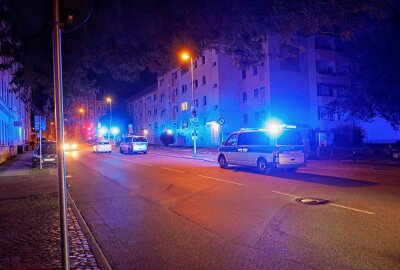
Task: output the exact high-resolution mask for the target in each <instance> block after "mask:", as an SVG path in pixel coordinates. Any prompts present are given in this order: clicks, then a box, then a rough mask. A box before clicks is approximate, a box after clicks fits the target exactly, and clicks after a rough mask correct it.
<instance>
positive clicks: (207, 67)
mask: <svg viewBox="0 0 400 270" xmlns="http://www.w3.org/2000/svg"><path fill="white" fill-rule="evenodd" d="M318 42H322V41H316V37H312V38H296V39H294V40H293V43H292V44H289V45H283V44H282V43H281V42H280V40H279V38H278V37H277V36H274V37H271V38H270V40H269V41H268V44H266V45H265V52H266V57H265V61H263V62H261V63H260V64H259V65H257V66H252V67H249V68H247V69H245V70H241V69H238V68H237V67H235V65H233V64H232V62H231V59H230V58H229V57H228V56H225V55H223V54H217V53H215V52H214V51H212V50H207V51H205V52H204V54H203V55H201V56H199V57H198V58H196V59H194V97H193V99H194V103H193V104H192V102H191V99H192V97H191V96H192V94H191V84H190V69H188V68H185V67H182V68H177V69H173V70H171V71H169V72H167V73H166V74H164V75H162V76H159V77H158V82H157V85H154V86H152V87H149V88H146V89H144V90H143V91H142V92H141V93H139V94H137V95H135V96H133V97H131V98H130V99H128V100H127V105H128V111H129V112H130V116H131V117H132V119H133V125H134V133H135V134H144V131H146V133H147V136H148V139H149V142H150V143H160V139H159V138H160V135H161V134H162V132H165V131H166V130H168V129H170V130H172V131H173V134H174V136H175V144H177V145H187V146H191V145H193V141H192V138H191V133H192V130H193V127H192V126H191V124H190V117H191V106H194V108H195V110H196V114H197V118H198V122H199V127H198V140H197V143H198V145H199V146H210V145H218V144H220V142H221V139H222V137H223V138H225V139H226V138H227V136H228V135H229V134H230V133H231V132H233V131H235V130H238V129H240V128H263V127H264V126H265V123H266V121H267V120H268V119H271V118H277V119H279V120H281V121H282V122H285V123H287V124H295V125H297V126H299V127H301V128H302V129H303V130H304V131H307V130H308V129H326V128H332V127H334V126H337V125H338V124H341V123H342V122H343V120H340V119H326V118H323V119H320V118H321V112H320V111H321V110H322V109H321V107H324V106H326V104H327V103H328V102H329V100H331V96H329V98H326V96H322V94H324V93H325V92H324V91H326V90H319V91H318V90H317V89H318V87H319V88H320V89H322V88H321V87H322V86H321V85H323V84H327V85H340V86H343V87H345V85H348V83H349V81H348V77H346V76H344V75H343V73H344V72H345V68H344V67H343V68H342V71H341V72H338V71H336V70H335V72H336V73H335V74H323V72H326V73H328V72H331V69H330V68H331V67H332V62H334V63H337V62H338V63H341V65H342V66H345V64H344V63H345V62H344V59H343V58H341V57H342V56H341V55H340V54H339V52H325V50H323V49H321V48H320V47H321V46H317V47H316V44H319V43H318ZM337 46H338V45H337ZM317 48H318V49H317ZM321 59H329V61H327V62H329V63H328V65H327V66H324V65H323V64H321V61H322V60H321ZM342 60H343V61H342ZM324 61H325V60H324ZM323 63H325V62H323ZM336 67H337V66H336V65H335V68H336ZM328 94H329V92H328ZM332 98H334V96H332ZM221 117H223V118H224V119H225V125H224V126H222V128H221V127H220V126H217V125H216V124H215V121H217V120H218V119H219V118H221ZM324 117H325V116H324ZM217 133H218V135H217V136H216V134H217Z"/></svg>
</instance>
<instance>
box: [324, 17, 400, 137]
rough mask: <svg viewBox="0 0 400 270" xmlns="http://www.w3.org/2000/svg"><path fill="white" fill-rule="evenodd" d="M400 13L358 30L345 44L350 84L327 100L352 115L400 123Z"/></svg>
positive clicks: (336, 109) (394, 124) (332, 108)
mask: <svg viewBox="0 0 400 270" xmlns="http://www.w3.org/2000/svg"><path fill="white" fill-rule="evenodd" d="M399 34H400V13H399V12H397V13H395V14H393V16H390V17H389V18H388V19H387V20H382V21H380V22H379V23H376V24H375V25H373V26H372V27H370V28H368V29H366V31H363V32H359V33H358V34H357V37H356V38H355V39H354V41H351V42H350V43H349V44H348V58H349V62H350V74H351V87H350V88H349V89H347V90H346V91H345V92H344V93H342V95H339V96H338V98H337V100H336V101H334V102H333V103H332V104H330V110H331V112H334V111H339V112H340V113H341V114H342V115H348V116H349V117H350V118H352V119H359V120H363V121H370V120H372V119H374V118H375V117H382V118H384V119H385V120H386V121H387V122H388V123H390V124H391V126H392V127H393V128H394V129H398V128H399V127H400V77H399V76H400V72H399V68H398V65H399V63H400V38H399V36H400V35H399Z"/></svg>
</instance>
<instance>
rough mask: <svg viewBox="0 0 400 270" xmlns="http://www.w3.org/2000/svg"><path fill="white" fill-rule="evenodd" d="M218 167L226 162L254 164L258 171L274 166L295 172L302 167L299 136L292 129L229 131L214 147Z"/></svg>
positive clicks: (301, 144) (302, 150)
mask: <svg viewBox="0 0 400 270" xmlns="http://www.w3.org/2000/svg"><path fill="white" fill-rule="evenodd" d="M218 163H219V166H220V167H221V168H226V167H228V165H244V166H255V167H257V168H258V170H259V171H260V172H261V173H270V172H271V170H272V169H274V168H284V169H286V170H289V171H293V172H295V171H296V170H297V169H298V168H299V167H301V166H305V145H304V141H303V137H302V135H301V133H300V131H298V130H297V129H295V128H288V127H287V126H280V127H279V129H276V128H275V129H274V130H269V129H253V130H249V129H243V130H240V131H237V132H234V133H232V134H231V135H230V136H229V137H228V139H227V140H226V141H224V142H223V143H222V145H221V146H220V147H219V149H218Z"/></svg>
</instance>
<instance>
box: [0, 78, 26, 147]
mask: <svg viewBox="0 0 400 270" xmlns="http://www.w3.org/2000/svg"><path fill="white" fill-rule="evenodd" d="M0 77H1V78H0V80H1V82H0V83H1V85H0V146H1V149H0V152H1V153H0V155H2V153H3V152H7V151H9V147H10V146H17V145H20V144H24V143H27V142H29V140H30V133H31V119H30V117H31V109H30V106H29V104H26V103H24V102H23V101H22V100H21V99H19V98H18V96H17V95H16V94H15V93H13V92H12V91H11V90H10V81H11V74H10V73H9V72H1V73H0Z"/></svg>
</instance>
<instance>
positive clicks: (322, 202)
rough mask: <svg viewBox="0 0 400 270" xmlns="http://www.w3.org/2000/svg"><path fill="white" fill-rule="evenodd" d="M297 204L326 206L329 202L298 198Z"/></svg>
mask: <svg viewBox="0 0 400 270" xmlns="http://www.w3.org/2000/svg"><path fill="white" fill-rule="evenodd" d="M296 202H299V203H304V204H311V205H314V204H325V203H328V202H329V201H328V200H324V199H318V198H298V199H296Z"/></svg>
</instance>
